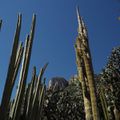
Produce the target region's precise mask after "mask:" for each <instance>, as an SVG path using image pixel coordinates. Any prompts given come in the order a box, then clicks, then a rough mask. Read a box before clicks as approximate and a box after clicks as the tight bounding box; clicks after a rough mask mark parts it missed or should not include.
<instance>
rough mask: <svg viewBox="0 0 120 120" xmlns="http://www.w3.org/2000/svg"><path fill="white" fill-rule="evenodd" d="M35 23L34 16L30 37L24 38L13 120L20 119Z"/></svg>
mask: <svg viewBox="0 0 120 120" xmlns="http://www.w3.org/2000/svg"><path fill="white" fill-rule="evenodd" d="M35 23H36V15H33V20H32V26H31V31H30V37H29V36H27V38H26V44H25V49H24V54H23V61H22V68H21V74H20V80H19V86H18V90H17V96H16V99H15V103H14V108H13V111H14V112H13V120H19V118H20V113H21V105H22V104H21V103H22V101H23V95H24V92H25V86H26V80H27V74H28V68H29V63H30V57H31V50H32V43H33V38H34V32H35Z"/></svg>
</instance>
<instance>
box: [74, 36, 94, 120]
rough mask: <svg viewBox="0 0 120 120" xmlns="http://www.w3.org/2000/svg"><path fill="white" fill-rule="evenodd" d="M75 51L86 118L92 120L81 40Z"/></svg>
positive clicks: (78, 40)
mask: <svg viewBox="0 0 120 120" xmlns="http://www.w3.org/2000/svg"><path fill="white" fill-rule="evenodd" d="M75 51H76V63H77V70H78V78H79V80H80V83H81V86H82V94H83V100H84V110H85V118H86V120H92V108H91V101H90V93H89V91H88V90H89V88H88V86H87V83H86V80H85V79H87V78H86V71H85V65H84V61H83V58H82V51H81V41H80V39H79V38H77V40H76V44H75Z"/></svg>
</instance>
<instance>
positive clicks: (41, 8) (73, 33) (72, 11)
mask: <svg viewBox="0 0 120 120" xmlns="http://www.w3.org/2000/svg"><path fill="white" fill-rule="evenodd" d="M77 5H78V6H79V8H80V13H81V16H82V17H83V19H84V21H85V24H86V26H87V28H88V34H89V43H90V48H91V53H92V58H93V66H94V71H95V72H96V73H99V72H100V71H101V69H102V68H103V67H104V66H105V64H106V61H107V56H108V55H109V54H110V52H111V49H112V48H113V47H114V46H118V45H120V21H118V16H119V15H120V3H119V1H118V0H11V1H9V0H1V1H0V18H2V19H3V26H2V29H1V32H0V56H1V57H0V90H1V92H2V90H3V85H4V83H5V79H6V74H7V69H8V63H9V58H10V53H11V47H12V42H13V36H14V32H15V27H16V21H17V14H18V13H22V16H23V20H22V29H21V37H20V40H21V41H24V40H25V37H26V34H27V33H29V30H30V25H31V19H32V14H33V13H36V15H37V26H36V33H35V38H34V44H33V51H32V56H31V57H32V58H31V63H30V70H29V76H28V81H29V79H30V78H31V72H32V67H33V66H34V65H35V66H37V73H38V72H39V69H40V68H41V67H42V66H43V65H44V64H45V63H46V62H49V66H48V69H47V71H46V73H45V76H46V78H47V80H48V79H50V78H52V77H54V76H63V77H65V78H66V79H69V78H70V77H71V76H72V75H74V74H76V63H75V51H74V43H75V39H76V37H77V27H78V25H77V17H76V6H77ZM1 92H0V97H1Z"/></svg>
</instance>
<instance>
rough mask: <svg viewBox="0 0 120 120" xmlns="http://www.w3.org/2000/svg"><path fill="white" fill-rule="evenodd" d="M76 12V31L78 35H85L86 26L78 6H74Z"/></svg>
mask: <svg viewBox="0 0 120 120" xmlns="http://www.w3.org/2000/svg"><path fill="white" fill-rule="evenodd" d="M76 12H77V19H78V33H79V34H80V35H83V34H84V35H85V36H86V37H87V30H86V26H85V23H84V21H83V19H82V17H81V16H80V12H79V7H76Z"/></svg>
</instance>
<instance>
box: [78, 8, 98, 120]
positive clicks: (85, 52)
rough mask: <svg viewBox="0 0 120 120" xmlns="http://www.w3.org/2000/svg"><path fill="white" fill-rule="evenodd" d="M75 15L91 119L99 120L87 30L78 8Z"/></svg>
mask: <svg viewBox="0 0 120 120" xmlns="http://www.w3.org/2000/svg"><path fill="white" fill-rule="evenodd" d="M77 16H78V25H79V28H78V38H79V41H80V42H81V46H79V47H80V49H81V51H82V59H83V61H84V65H85V71H86V77H87V80H88V86H89V90H90V100H91V106H92V116H93V120H99V115H98V108H97V99H96V88H95V82H94V72H93V67H92V60H91V55H90V49H89V44H88V35H87V30H86V27H85V25H84V22H83V20H82V18H81V17H80V15H79V10H78V9H77Z"/></svg>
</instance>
